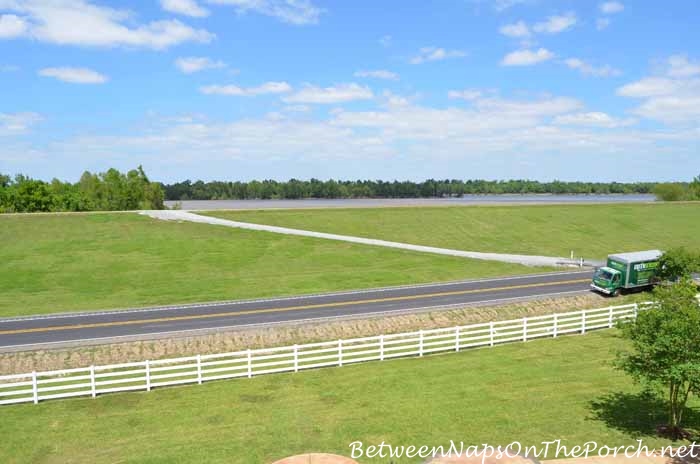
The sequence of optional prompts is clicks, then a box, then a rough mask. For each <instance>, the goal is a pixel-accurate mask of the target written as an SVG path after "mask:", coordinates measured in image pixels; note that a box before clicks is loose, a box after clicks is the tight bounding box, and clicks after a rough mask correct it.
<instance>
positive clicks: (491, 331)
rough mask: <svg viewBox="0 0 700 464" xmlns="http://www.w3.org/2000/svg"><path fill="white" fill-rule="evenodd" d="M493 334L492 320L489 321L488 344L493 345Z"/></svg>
mask: <svg viewBox="0 0 700 464" xmlns="http://www.w3.org/2000/svg"><path fill="white" fill-rule="evenodd" d="M493 336H494V329H493V321H491V322H489V346H493Z"/></svg>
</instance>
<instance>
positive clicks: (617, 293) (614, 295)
mask: <svg viewBox="0 0 700 464" xmlns="http://www.w3.org/2000/svg"><path fill="white" fill-rule="evenodd" d="M618 296H620V289H619V288H616V289H615V290H614V291H613V292H612V297H613V298H617V297H618Z"/></svg>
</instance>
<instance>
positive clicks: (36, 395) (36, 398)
mask: <svg viewBox="0 0 700 464" xmlns="http://www.w3.org/2000/svg"><path fill="white" fill-rule="evenodd" d="M32 393H33V394H34V404H38V403H39V385H38V382H37V379H36V371H32Z"/></svg>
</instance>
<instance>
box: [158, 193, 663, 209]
mask: <svg viewBox="0 0 700 464" xmlns="http://www.w3.org/2000/svg"><path fill="white" fill-rule="evenodd" d="M649 201H654V195H465V196H463V197H461V198H391V199H365V198H361V199H337V200H326V199H320V200H188V201H183V202H181V203H182V209H187V210H213V209H277V208H281V209H294V208H372V207H378V206H412V205H413V206H431V205H435V206H441V205H485V204H516V205H517V204H556V203H644V202H649ZM175 203H176V202H174V201H166V202H165V204H166V205H167V206H169V207H170V206H173V205H174V204H175Z"/></svg>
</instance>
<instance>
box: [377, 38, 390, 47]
mask: <svg viewBox="0 0 700 464" xmlns="http://www.w3.org/2000/svg"><path fill="white" fill-rule="evenodd" d="M392 40H393V38H392V37H391V36H390V35H385V36H382V37H381V38H380V39H379V44H380V45H381V46H382V47H390V46H391V42H392Z"/></svg>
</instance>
